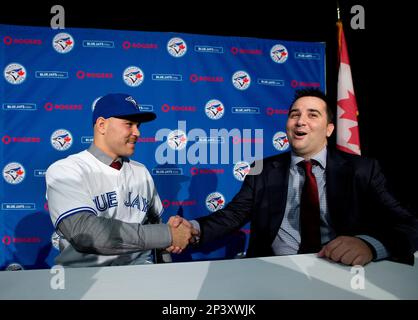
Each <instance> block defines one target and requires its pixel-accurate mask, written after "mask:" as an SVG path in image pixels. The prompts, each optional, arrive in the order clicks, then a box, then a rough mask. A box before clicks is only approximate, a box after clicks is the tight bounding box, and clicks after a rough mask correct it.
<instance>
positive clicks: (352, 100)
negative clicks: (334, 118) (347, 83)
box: [338, 91, 358, 121]
mask: <svg viewBox="0 0 418 320" xmlns="http://www.w3.org/2000/svg"><path fill="white" fill-rule="evenodd" d="M338 105H339V106H340V107H341V109H343V110H344V113H343V114H342V115H341V116H340V117H339V119H348V120H353V121H357V110H358V109H357V102H356V97H355V96H354V95H353V94H352V93H351V92H350V91H348V98H347V99H341V100H338Z"/></svg>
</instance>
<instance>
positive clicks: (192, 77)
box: [189, 73, 224, 83]
mask: <svg viewBox="0 0 418 320" xmlns="http://www.w3.org/2000/svg"><path fill="white" fill-rule="evenodd" d="M189 79H190V81H191V82H193V83H196V82H199V81H203V82H224V78H223V77H213V76H199V75H197V74H195V73H192V74H191V75H190V77H189Z"/></svg>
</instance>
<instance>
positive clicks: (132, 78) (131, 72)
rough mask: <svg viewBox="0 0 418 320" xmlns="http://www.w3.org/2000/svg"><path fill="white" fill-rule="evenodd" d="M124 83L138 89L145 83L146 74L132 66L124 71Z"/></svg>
mask: <svg viewBox="0 0 418 320" xmlns="http://www.w3.org/2000/svg"><path fill="white" fill-rule="evenodd" d="M123 81H125V83H126V84H127V85H128V86H130V87H137V86H139V85H140V84H141V83H142V82H144V73H143V72H142V70H141V69H140V68H138V67H136V66H130V67H128V68H126V69H125V70H124V71H123Z"/></svg>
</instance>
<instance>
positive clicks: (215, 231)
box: [196, 175, 257, 244]
mask: <svg viewBox="0 0 418 320" xmlns="http://www.w3.org/2000/svg"><path fill="white" fill-rule="evenodd" d="M255 177H257V176H252V175H247V177H246V178H245V180H244V182H243V184H242V186H241V189H240V191H239V192H238V193H237V194H236V195H235V196H234V198H233V199H232V200H231V201H230V202H229V203H228V204H227V205H226V207H225V208H224V209H221V210H218V211H215V212H214V213H212V214H210V215H208V216H204V217H200V218H197V219H196V221H197V222H198V223H199V226H200V243H201V244H202V243H206V242H210V241H213V240H216V239H218V238H221V237H223V236H225V235H227V234H229V233H231V232H233V231H235V230H238V229H240V228H241V227H242V226H244V225H245V224H246V223H247V222H248V221H249V220H250V218H251V213H252V211H253V209H254V208H253V207H254V198H255V196H254V184H255V179H256V178H255Z"/></svg>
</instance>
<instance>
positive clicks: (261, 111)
mask: <svg viewBox="0 0 418 320" xmlns="http://www.w3.org/2000/svg"><path fill="white" fill-rule="evenodd" d="M0 39H1V43H0V63H1V66H2V70H3V79H2V80H1V81H0V83H1V90H0V103H1V106H2V108H1V111H0V117H1V120H0V137H1V143H0V161H1V163H0V165H1V169H2V175H3V179H2V180H1V184H0V185H1V187H0V188H1V189H0V196H1V211H0V239H1V243H0V269H2V270H4V269H7V270H13V269H21V268H23V269H34V268H48V267H50V266H52V265H53V264H54V261H53V259H54V258H55V256H56V255H57V254H58V250H57V247H56V243H57V242H56V234H55V233H54V230H53V228H52V224H51V222H50V219H49V213H48V204H47V202H46V199H45V179H44V174H45V171H46V169H47V168H48V166H49V165H50V164H51V163H53V162H54V161H56V160H58V159H61V158H64V157H66V156H68V155H69V154H72V153H76V152H79V151H81V150H83V149H86V148H88V146H89V144H90V143H91V141H92V134H93V132H92V123H91V112H92V108H93V106H94V102H95V100H96V99H97V98H99V97H100V96H103V95H105V94H107V93H110V92H115V93H116V92H120V93H129V94H131V95H132V96H133V97H134V98H135V99H136V101H137V102H138V103H140V104H141V106H142V108H144V109H146V110H152V111H154V112H156V113H157V121H153V122H151V123H146V124H144V125H142V126H141V128H140V131H141V138H140V139H139V142H138V144H139V145H138V146H137V151H136V153H135V155H134V156H133V158H134V159H135V160H137V161H140V162H142V163H144V164H145V165H146V166H147V168H148V169H149V171H150V172H151V174H152V175H153V178H154V181H155V183H156V186H157V188H158V192H159V194H160V197H161V200H162V202H163V205H164V208H165V211H164V214H163V220H164V221H166V220H167V219H168V217H169V216H171V215H175V214H180V215H182V216H184V217H185V218H187V219H193V218H195V217H197V216H201V215H206V214H208V213H210V212H211V211H214V210H216V209H219V208H222V207H223V206H224V205H225V203H227V202H228V201H229V200H231V199H232V197H233V196H234V195H235V194H236V192H237V191H238V190H239V188H240V185H241V183H242V180H243V177H244V176H245V175H246V173H247V172H248V164H249V163H251V162H252V161H254V160H255V159H258V158H262V157H265V156H269V155H272V154H276V153H280V152H284V151H286V150H287V149H288V142H287V139H286V134H285V122H286V118H287V109H288V106H289V104H290V103H291V100H292V97H293V94H294V91H295V90H296V89H300V88H302V87H319V88H320V89H322V90H325V44H324V43H313V42H293V41H281V40H267V39H256V38H243V37H224V36H207V35H196V34H182V33H168V32H164V33H162V32H140V31H115V30H98V29H80V28H68V29H64V30H53V29H50V28H45V27H24V26H11V25H0ZM248 229H249V228H248V226H245V227H244V228H243V229H242V230H240V231H239V232H236V233H235V234H233V235H231V236H229V237H227V238H225V239H222V240H220V241H218V242H214V243H212V244H211V245H210V246H206V247H203V248H201V249H199V250H187V251H185V252H184V253H183V254H181V255H179V256H175V257H174V258H175V261H191V260H202V259H204V260H206V259H220V258H234V257H239V256H241V255H242V254H243V253H244V252H245V250H246V246H247V238H248V232H249V230H248Z"/></svg>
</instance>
